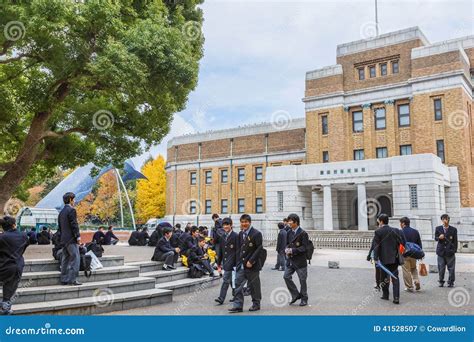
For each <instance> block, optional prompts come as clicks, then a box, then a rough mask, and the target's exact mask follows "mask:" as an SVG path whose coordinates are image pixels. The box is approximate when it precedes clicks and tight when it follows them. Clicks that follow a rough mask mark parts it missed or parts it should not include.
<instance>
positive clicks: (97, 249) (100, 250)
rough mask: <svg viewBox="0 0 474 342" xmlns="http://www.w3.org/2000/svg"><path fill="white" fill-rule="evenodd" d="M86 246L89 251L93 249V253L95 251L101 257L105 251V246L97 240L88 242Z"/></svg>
mask: <svg viewBox="0 0 474 342" xmlns="http://www.w3.org/2000/svg"><path fill="white" fill-rule="evenodd" d="M86 248H87V251H88V252H89V251H92V253H94V254H95V256H96V257H98V258H101V257H102V253H103V252H104V248H103V247H102V246H101V245H99V244H98V243H97V242H95V241H93V242H89V243H88V244H86Z"/></svg>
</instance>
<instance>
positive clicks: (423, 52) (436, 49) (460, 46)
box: [411, 35, 474, 59]
mask: <svg viewBox="0 0 474 342" xmlns="http://www.w3.org/2000/svg"><path fill="white" fill-rule="evenodd" d="M472 47H474V35H470V36H466V37H461V38H455V39H450V40H445V41H442V42H438V43H434V44H431V45H429V46H421V47H418V48H414V49H412V50H411V59H416V58H422V57H427V56H433V55H437V54H440V53H446V52H450V51H456V50H461V51H462V52H463V53H464V55H466V52H465V51H464V49H470V48H472ZM466 57H467V56H466Z"/></svg>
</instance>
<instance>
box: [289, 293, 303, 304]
mask: <svg viewBox="0 0 474 342" xmlns="http://www.w3.org/2000/svg"><path fill="white" fill-rule="evenodd" d="M298 299H301V295H298V296H296V297H295V298H292V299H291V302H290V305H292V304H295V303H296V301H297V300H298Z"/></svg>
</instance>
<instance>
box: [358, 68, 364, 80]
mask: <svg viewBox="0 0 474 342" xmlns="http://www.w3.org/2000/svg"><path fill="white" fill-rule="evenodd" d="M357 72H358V73H359V80H361V81H362V80H365V70H364V68H358V69H357Z"/></svg>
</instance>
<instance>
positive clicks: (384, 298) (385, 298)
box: [380, 296, 388, 300]
mask: <svg viewBox="0 0 474 342" xmlns="http://www.w3.org/2000/svg"><path fill="white" fill-rule="evenodd" d="M380 299H383V300H388V297H385V296H382V297H380Z"/></svg>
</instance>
